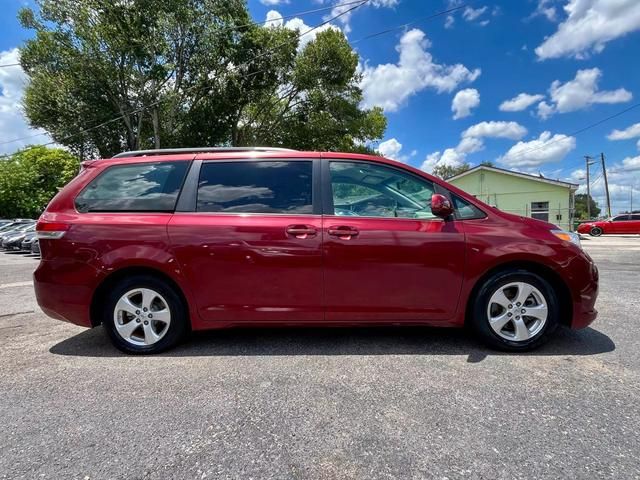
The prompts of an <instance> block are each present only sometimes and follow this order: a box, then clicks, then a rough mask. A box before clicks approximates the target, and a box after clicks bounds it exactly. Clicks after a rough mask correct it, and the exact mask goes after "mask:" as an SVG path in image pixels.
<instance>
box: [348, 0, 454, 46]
mask: <svg viewBox="0 0 640 480" xmlns="http://www.w3.org/2000/svg"><path fill="white" fill-rule="evenodd" d="M466 6H467V5H466V4H463V5H460V6H458V7H454V8H450V9H448V10H443V11H442V12H438V13H434V14H433V15H427V16H424V17H420V18H416V19H415V20H412V21H411V22H407V23H403V24H402V25H397V26H395V27H391V28H388V29H386V30H382V31H380V32H376V33H372V34H371V35H366V36H364V37H362V38H359V39H357V40H354V41H352V42H350V43H351V45H355V44H357V43H360V42H363V41H364V40H369V39H371V38H374V37H379V36H381V35H385V34H387V33H391V32H395V31H396V30H401V29H403V28H407V27H410V26H411V25H415V24H416V23H420V22H423V21H425V20H431V19H434V18H437V17H441V16H442V15H447V14H449V13H452V12H455V11H456V10H460V9H462V8H465V7H466Z"/></svg>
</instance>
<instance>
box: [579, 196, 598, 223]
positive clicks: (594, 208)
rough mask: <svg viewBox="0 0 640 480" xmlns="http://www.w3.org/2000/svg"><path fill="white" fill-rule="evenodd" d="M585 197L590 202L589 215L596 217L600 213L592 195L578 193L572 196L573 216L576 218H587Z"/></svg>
mask: <svg viewBox="0 0 640 480" xmlns="http://www.w3.org/2000/svg"><path fill="white" fill-rule="evenodd" d="M587 198H588V199H589V201H590V202H591V216H592V217H598V215H600V207H598V203H597V202H596V201H595V200H594V199H593V197H588V196H587V194H586V193H578V194H576V196H575V198H574V204H575V218H576V219H578V220H589V217H588V215H587Z"/></svg>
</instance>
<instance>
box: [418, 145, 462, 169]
mask: <svg viewBox="0 0 640 480" xmlns="http://www.w3.org/2000/svg"><path fill="white" fill-rule="evenodd" d="M464 160H465V155H464V154H461V153H460V152H458V151H457V150H456V149H455V148H447V149H446V150H445V151H444V152H442V153H440V152H439V151H438V152H433V153H430V154H429V155H427V158H425V160H424V162H422V165H421V166H420V169H421V170H423V171H425V172H428V173H431V172H432V171H433V169H434V167H435V166H436V165H448V166H451V167H457V166H458V165H460V164H461V163H463V162H464Z"/></svg>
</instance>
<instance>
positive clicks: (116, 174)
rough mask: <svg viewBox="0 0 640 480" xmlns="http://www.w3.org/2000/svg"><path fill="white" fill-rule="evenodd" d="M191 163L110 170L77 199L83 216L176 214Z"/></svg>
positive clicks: (118, 166) (155, 164)
mask: <svg viewBox="0 0 640 480" xmlns="http://www.w3.org/2000/svg"><path fill="white" fill-rule="evenodd" d="M188 165H189V164H188V162H158V163H136V164H133V165H116V166H113V167H109V168H108V169H106V170H105V171H104V172H103V173H102V174H100V175H99V176H98V177H96V178H95V179H93V180H92V181H91V182H90V183H89V185H87V186H86V187H85V189H84V190H83V191H82V192H81V193H80V195H78V196H77V197H76V200H75V205H76V209H77V210H78V211H79V212H172V211H173V210H174V209H175V206H176V200H177V199H178V194H179V193H180V188H181V187H182V182H183V180H184V176H185V173H186V172H187V167H188Z"/></svg>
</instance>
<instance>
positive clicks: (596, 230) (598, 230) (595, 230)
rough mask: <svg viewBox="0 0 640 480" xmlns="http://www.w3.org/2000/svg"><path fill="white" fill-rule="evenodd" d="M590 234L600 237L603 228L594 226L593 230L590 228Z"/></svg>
mask: <svg viewBox="0 0 640 480" xmlns="http://www.w3.org/2000/svg"><path fill="white" fill-rule="evenodd" d="M589 235H591V236H592V237H599V236H600V235H602V229H601V228H600V227H592V228H591V230H589Z"/></svg>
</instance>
